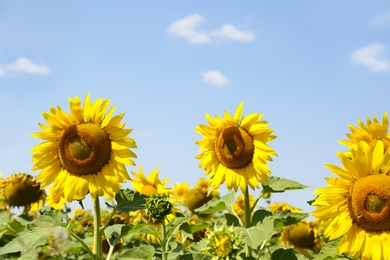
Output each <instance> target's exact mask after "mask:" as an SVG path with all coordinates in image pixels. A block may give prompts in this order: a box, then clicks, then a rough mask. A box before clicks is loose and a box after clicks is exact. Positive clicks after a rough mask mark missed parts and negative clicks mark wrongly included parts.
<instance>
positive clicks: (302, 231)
mask: <svg viewBox="0 0 390 260" xmlns="http://www.w3.org/2000/svg"><path fill="white" fill-rule="evenodd" d="M280 240H281V241H282V243H283V244H284V245H285V246H288V247H292V248H295V249H296V250H298V251H300V252H301V253H302V254H304V255H305V256H308V255H309V251H308V249H309V250H313V251H314V252H316V253H318V251H319V250H320V248H321V241H320V239H319V235H318V227H317V225H316V223H314V222H310V221H302V222H298V223H296V224H293V225H290V226H286V227H285V228H284V229H283V232H282V234H281V236H280Z"/></svg>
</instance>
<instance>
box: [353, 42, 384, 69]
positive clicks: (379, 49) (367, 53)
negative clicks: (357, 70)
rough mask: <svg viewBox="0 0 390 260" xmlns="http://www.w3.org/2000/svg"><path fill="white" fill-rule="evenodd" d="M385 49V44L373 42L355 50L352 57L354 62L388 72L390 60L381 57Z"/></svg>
mask: <svg viewBox="0 0 390 260" xmlns="http://www.w3.org/2000/svg"><path fill="white" fill-rule="evenodd" d="M385 50H386V46H385V45H383V44H381V43H373V44H370V45H368V46H365V47H362V48H360V49H357V50H356V51H354V52H353V53H352V54H351V56H350V59H351V61H352V62H353V63H355V64H358V65H363V66H366V67H367V68H368V69H370V70H371V71H375V72H387V71H390V60H389V59H386V58H381V57H379V55H380V54H381V53H383V52H384V51H385Z"/></svg>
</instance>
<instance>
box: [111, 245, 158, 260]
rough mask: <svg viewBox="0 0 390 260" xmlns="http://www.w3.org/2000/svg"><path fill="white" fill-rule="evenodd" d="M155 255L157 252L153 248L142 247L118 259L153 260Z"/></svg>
mask: <svg viewBox="0 0 390 260" xmlns="http://www.w3.org/2000/svg"><path fill="white" fill-rule="evenodd" d="M154 253H155V250H154V247H153V246H150V245H140V246H137V247H134V248H131V249H129V250H127V251H126V252H124V253H123V254H121V255H118V256H117V257H116V259H133V260H152V259H153V257H154Z"/></svg>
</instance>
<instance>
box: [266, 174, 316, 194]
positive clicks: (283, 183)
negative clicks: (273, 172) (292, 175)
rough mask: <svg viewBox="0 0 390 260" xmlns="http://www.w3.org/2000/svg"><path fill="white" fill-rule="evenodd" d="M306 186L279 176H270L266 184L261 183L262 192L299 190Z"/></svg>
mask: <svg viewBox="0 0 390 260" xmlns="http://www.w3.org/2000/svg"><path fill="white" fill-rule="evenodd" d="M306 188H308V186H305V185H303V184H300V183H299V182H296V181H293V180H289V179H284V178H281V177H275V176H270V177H269V179H268V185H263V192H284V191H286V190H300V189H306Z"/></svg>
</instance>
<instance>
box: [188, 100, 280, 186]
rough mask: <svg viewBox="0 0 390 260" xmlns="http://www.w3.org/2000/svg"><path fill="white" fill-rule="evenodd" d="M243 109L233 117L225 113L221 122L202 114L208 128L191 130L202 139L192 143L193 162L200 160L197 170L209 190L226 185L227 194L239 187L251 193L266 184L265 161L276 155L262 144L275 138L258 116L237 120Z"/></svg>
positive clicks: (239, 109)
mask: <svg viewBox="0 0 390 260" xmlns="http://www.w3.org/2000/svg"><path fill="white" fill-rule="evenodd" d="M243 106H244V103H243V102H242V103H240V104H239V105H238V107H237V110H236V112H235V113H234V116H232V115H230V114H229V113H228V112H226V111H225V112H224V116H225V117H224V118H222V117H219V116H216V117H215V118H212V117H211V116H210V115H209V114H206V119H207V122H208V123H209V124H210V125H203V124H200V125H198V126H197V127H196V129H195V132H196V133H198V134H201V135H203V138H202V140H200V141H195V143H196V144H197V145H199V146H200V147H199V152H200V154H199V155H198V156H196V159H198V160H201V161H200V164H199V167H201V168H203V169H204V170H205V171H206V173H205V175H208V177H209V179H210V182H211V186H213V187H218V186H219V185H221V184H222V183H224V182H225V181H226V186H227V188H228V190H229V191H230V190H231V189H234V190H235V191H237V190H238V188H239V187H240V188H241V190H242V191H243V192H244V191H246V188H247V186H248V185H249V186H250V187H251V188H252V189H253V190H254V189H255V188H258V187H259V186H258V183H259V182H260V183H262V184H266V183H267V182H268V176H269V175H270V174H271V171H270V169H269V167H268V164H267V161H272V158H271V156H276V153H275V151H274V150H273V149H272V148H271V147H269V146H268V145H267V144H266V143H267V142H269V141H272V140H273V139H275V138H276V136H274V135H272V133H273V130H271V129H270V128H268V126H267V125H268V122H267V121H260V118H261V117H262V116H263V115H262V114H258V113H253V114H249V115H247V116H245V117H243V118H241V115H242V108H243Z"/></svg>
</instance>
